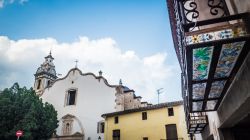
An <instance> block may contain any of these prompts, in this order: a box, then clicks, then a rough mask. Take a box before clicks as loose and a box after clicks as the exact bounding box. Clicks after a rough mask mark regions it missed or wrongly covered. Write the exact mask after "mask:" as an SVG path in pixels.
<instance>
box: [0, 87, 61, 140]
mask: <svg viewBox="0 0 250 140" xmlns="http://www.w3.org/2000/svg"><path fill="white" fill-rule="evenodd" d="M57 127H58V120H57V112H56V110H55V109H54V107H53V106H52V105H51V104H49V103H47V102H46V103H43V102H42V99H40V98H39V97H38V96H37V95H36V93H35V91H34V90H33V89H32V88H30V89H27V88H26V87H23V88H20V87H19V85H18V84H17V83H15V84H14V85H13V86H12V87H11V88H6V89H4V90H3V91H2V92H0V139H1V140H5V139H6V140H12V139H13V140H15V139H16V136H15V132H16V131H17V130H22V131H23V132H24V135H23V136H22V137H21V138H20V140H22V139H23V140H24V139H28V140H32V139H35V140H41V139H48V138H50V137H51V136H52V134H53V133H54V132H55V129H56V128H57Z"/></svg>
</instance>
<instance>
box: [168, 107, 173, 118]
mask: <svg viewBox="0 0 250 140" xmlns="http://www.w3.org/2000/svg"><path fill="white" fill-rule="evenodd" d="M168 116H174V108H173V107H169V108H168Z"/></svg>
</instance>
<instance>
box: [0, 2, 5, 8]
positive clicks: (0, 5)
mask: <svg viewBox="0 0 250 140" xmlns="http://www.w3.org/2000/svg"><path fill="white" fill-rule="evenodd" d="M3 4H4V0H0V8H3Z"/></svg>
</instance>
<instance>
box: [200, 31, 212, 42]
mask: <svg viewBox="0 0 250 140" xmlns="http://www.w3.org/2000/svg"><path fill="white" fill-rule="evenodd" d="M212 40H215V35H214V32H210V33H205V34H201V35H200V42H208V41H212Z"/></svg>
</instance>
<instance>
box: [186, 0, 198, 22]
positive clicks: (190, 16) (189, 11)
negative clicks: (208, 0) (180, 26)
mask: <svg viewBox="0 0 250 140" xmlns="http://www.w3.org/2000/svg"><path fill="white" fill-rule="evenodd" d="M183 5H184V6H183V8H184V10H185V16H186V20H187V22H194V21H196V19H197V18H198V17H199V12H198V10H197V7H198V6H197V3H196V2H195V1H194V0H185V1H184V2H183Z"/></svg>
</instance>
